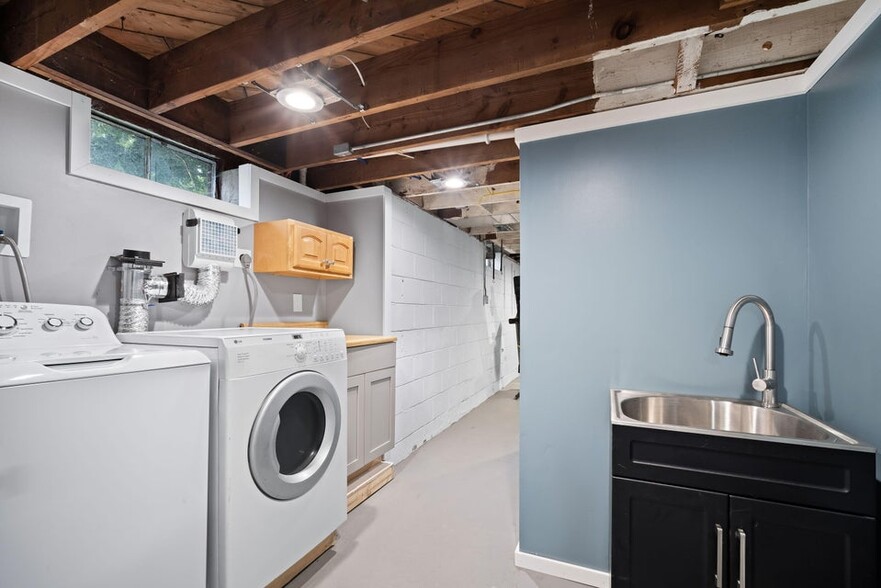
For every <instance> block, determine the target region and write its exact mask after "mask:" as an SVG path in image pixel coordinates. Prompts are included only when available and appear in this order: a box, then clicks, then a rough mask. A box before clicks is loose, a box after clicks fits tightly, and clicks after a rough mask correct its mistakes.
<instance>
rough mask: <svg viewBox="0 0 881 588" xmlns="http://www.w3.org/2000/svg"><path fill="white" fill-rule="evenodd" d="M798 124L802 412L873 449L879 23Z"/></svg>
mask: <svg viewBox="0 0 881 588" xmlns="http://www.w3.org/2000/svg"><path fill="white" fill-rule="evenodd" d="M807 123H808V137H809V142H808V143H809V148H808V157H809V167H810V180H809V184H808V189H809V196H808V206H809V211H810V216H809V224H810V244H811V248H810V290H809V302H810V304H809V311H810V312H809V316H808V320H809V323H810V333H809V335H810V339H809V346H810V381H809V387H810V405H809V408H810V411H811V413H812V414H814V415H816V416H819V417H820V418H822V419H824V420H827V421H829V422H831V423H832V424H834V425H836V426H838V427H840V428H842V429H843V430H845V431H848V432H850V433H852V434H854V435H855V436H857V437H858V438H860V439H862V440H864V441H867V442H868V443H870V444H872V445H874V446H876V447H881V392H879V386H881V369H879V366H881V363H879V361H878V344H877V342H878V336H879V333H881V318H879V314H878V304H879V301H881V270H879V268H881V242H879V238H878V236H879V234H881V176H879V163H881V155H879V154H881V21H879V22H875V24H874V25H872V27H871V28H870V29H869V30H868V31H867V32H866V33H865V34H864V35H863V36H862V37H861V38H860V39H859V40H858V41H857V43H856V44H854V45H853V46H852V47H851V48H850V50H849V51H848V52H847V54H846V55H845V56H844V57H843V58H842V59H841V60H840V61H839V62H838V64H836V65H835V67H834V68H833V69H832V70H831V71H830V72H829V73H828V74H826V76H825V77H824V78H823V79H822V80H821V81H820V83H819V84H817V85H816V86H815V87H814V89H813V90H812V91H811V92H810V94H809V95H808V117H807ZM878 466H879V467H881V460H879V461H878Z"/></svg>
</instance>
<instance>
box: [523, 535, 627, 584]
mask: <svg viewBox="0 0 881 588" xmlns="http://www.w3.org/2000/svg"><path fill="white" fill-rule="evenodd" d="M514 565H515V566H517V567H518V568H522V569H524V570H531V571H533V572H539V573H540V574H547V575H548V576H555V577H557V578H563V579H564V580H570V581H572V582H578V583H579V584H584V585H585V586H592V587H593V588H609V587H610V586H611V585H612V575H611V574H610V573H609V572H603V571H600V570H594V569H592V568H585V567H583V566H577V565H575V564H571V563H567V562H565V561H560V560H558V559H551V558H548V557H542V556H540V555H534V554H532V553H525V552H523V551H520V544H519V543H518V544H517V547H516V548H515V549H514Z"/></svg>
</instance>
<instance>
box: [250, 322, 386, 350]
mask: <svg viewBox="0 0 881 588" xmlns="http://www.w3.org/2000/svg"><path fill="white" fill-rule="evenodd" d="M254 326H255V327H274V328H277V329H278V328H282V329H326V328H327V323H326V322H324V321H316V322H312V323H254ZM397 340H398V338H397V337H388V336H384V335H346V348H347V349H348V348H351V347H365V346H367V345H379V344H381V343H394V342H395V341H397Z"/></svg>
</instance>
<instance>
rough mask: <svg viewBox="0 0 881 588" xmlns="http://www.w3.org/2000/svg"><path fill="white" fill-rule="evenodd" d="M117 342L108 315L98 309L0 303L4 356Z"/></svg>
mask: <svg viewBox="0 0 881 588" xmlns="http://www.w3.org/2000/svg"><path fill="white" fill-rule="evenodd" d="M118 344H119V340H118V339H117V338H116V335H115V334H114V333H113V329H112V328H111V327H110V323H109V322H108V321H107V317H106V316H104V313H102V312H101V311H100V310H98V309H97V308H92V307H90V306H74V305H70V304H41V303H33V302H32V303H24V302H0V353H2V354H4V355H7V356H8V355H11V354H14V353H15V352H16V351H20V350H31V349H46V350H57V349H63V348H65V347H79V346H83V345H118Z"/></svg>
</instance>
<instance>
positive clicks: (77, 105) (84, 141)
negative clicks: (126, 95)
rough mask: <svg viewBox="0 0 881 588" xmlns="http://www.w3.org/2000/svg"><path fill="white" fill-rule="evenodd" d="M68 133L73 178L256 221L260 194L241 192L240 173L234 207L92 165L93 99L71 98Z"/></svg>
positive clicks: (70, 166) (69, 160) (193, 193)
mask: <svg viewBox="0 0 881 588" xmlns="http://www.w3.org/2000/svg"><path fill="white" fill-rule="evenodd" d="M69 132H70V136H69V140H68V143H67V144H68V158H67V162H68V169H67V173H68V174H70V175H72V176H77V177H80V178H85V179H88V180H93V181H96V182H101V183H102V184H108V185H111V186H116V187H119V188H125V189H126V190H132V191H134V192H140V193H141V194H146V195H148V196H155V197H157V198H163V199H165V200H172V201H174V202H179V203H181V204H186V205H187V206H193V207H196V208H203V209H206V210H212V211H215V212H219V213H222V214H227V215H229V216H233V217H236V218H241V219H246V220H251V221H257V220H259V213H260V210H259V203H260V201H259V195H258V193H257V192H256V191H251V190H249V189H245V190H243V189H241V188H242V187H243V186H242V184H243V182H242V179H243V178H242V177H241V174H239V175H240V177H239V190H238V198H239V203H238V204H233V203H232V202H226V201H224V200H219V199H217V198H216V197H215V198H211V197H209V196H204V195H201V194H198V193H196V192H190V191H188V190H183V189H181V188H175V187H173V186H167V185H165V184H160V183H159V182H154V181H153V180H149V179H147V178H142V177H138V176H133V175H131V174H127V173H125V172H121V171H118V170H115V169H110V168H107V167H103V166H100V165H97V164H94V163H92V161H91V140H92V100H91V99H90V98H88V97H86V96H82V95H80V94H76V93H73V95H72V97H71V103H70V128H69Z"/></svg>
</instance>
